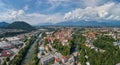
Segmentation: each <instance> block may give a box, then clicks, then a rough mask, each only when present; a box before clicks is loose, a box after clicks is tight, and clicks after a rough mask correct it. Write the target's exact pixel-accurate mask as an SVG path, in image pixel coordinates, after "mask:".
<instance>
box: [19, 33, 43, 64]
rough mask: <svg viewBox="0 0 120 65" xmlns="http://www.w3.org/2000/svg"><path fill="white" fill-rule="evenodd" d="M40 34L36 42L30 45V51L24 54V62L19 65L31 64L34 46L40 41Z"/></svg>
mask: <svg viewBox="0 0 120 65" xmlns="http://www.w3.org/2000/svg"><path fill="white" fill-rule="evenodd" d="M40 37H41V34H40V35H39V37H38V38H37V39H36V41H35V42H34V43H33V44H32V45H31V47H30V49H29V50H28V53H27V54H26V56H25V58H24V60H23V61H22V63H21V65H31V62H32V56H33V54H34V49H35V45H37V41H39V40H40Z"/></svg>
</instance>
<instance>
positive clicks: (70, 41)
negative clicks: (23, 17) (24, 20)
mask: <svg viewBox="0 0 120 65" xmlns="http://www.w3.org/2000/svg"><path fill="white" fill-rule="evenodd" d="M52 29H53V30H49V29H38V30H36V31H32V32H29V33H25V34H18V35H16V36H13V37H3V38H0V64H1V65H108V64H109V65H119V64H120V60H119V58H120V56H119V54H120V52H119V51H120V28H111V27H100V28H87V27H52ZM21 54H22V55H21ZM96 54H97V55H96ZM103 57H104V58H103ZM18 58H19V59H18ZM104 61H105V62H104ZM109 62H111V63H109Z"/></svg>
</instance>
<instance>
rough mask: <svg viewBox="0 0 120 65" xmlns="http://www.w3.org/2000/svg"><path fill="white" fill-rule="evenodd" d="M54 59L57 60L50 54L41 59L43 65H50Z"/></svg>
mask: <svg viewBox="0 0 120 65" xmlns="http://www.w3.org/2000/svg"><path fill="white" fill-rule="evenodd" d="M54 59H55V58H54V56H53V55H51V54H50V55H47V56H45V57H43V58H41V60H40V62H41V64H42V65H48V63H49V62H51V61H54Z"/></svg>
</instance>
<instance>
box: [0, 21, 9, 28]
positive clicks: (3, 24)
mask: <svg viewBox="0 0 120 65" xmlns="http://www.w3.org/2000/svg"><path fill="white" fill-rule="evenodd" d="M8 25H9V23H6V22H0V27H1V28H4V27H7V26H8Z"/></svg>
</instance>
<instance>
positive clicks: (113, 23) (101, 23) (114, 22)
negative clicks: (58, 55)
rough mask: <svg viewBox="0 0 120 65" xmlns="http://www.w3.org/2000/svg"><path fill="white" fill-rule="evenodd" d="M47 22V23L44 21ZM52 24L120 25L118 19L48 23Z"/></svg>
mask: <svg viewBox="0 0 120 65" xmlns="http://www.w3.org/2000/svg"><path fill="white" fill-rule="evenodd" d="M45 24H47V23H45ZM45 24H44V25H42V24H41V25H40V26H47V25H45ZM49 25H51V26H52V25H54V26H93V27H94V26H113V27H120V21H103V22H97V21H65V22H59V23H56V24H49Z"/></svg>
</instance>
